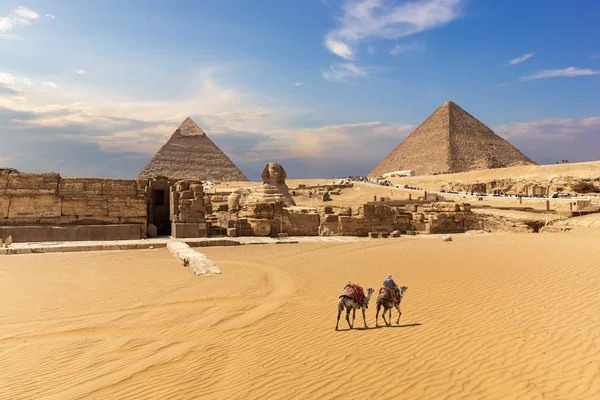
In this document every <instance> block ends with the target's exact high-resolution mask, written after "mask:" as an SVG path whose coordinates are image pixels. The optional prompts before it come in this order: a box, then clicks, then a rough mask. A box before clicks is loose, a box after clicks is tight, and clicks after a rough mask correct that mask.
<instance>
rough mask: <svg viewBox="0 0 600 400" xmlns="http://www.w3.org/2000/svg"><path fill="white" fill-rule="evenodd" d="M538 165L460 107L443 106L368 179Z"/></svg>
mask: <svg viewBox="0 0 600 400" xmlns="http://www.w3.org/2000/svg"><path fill="white" fill-rule="evenodd" d="M529 164H535V162H533V161H532V160H530V159H529V158H528V157H527V156H525V155H524V154H523V153H521V152H520V151H519V150H517V149H516V148H515V147H514V146H513V145H511V144H510V143H508V142H507V141H506V140H504V139H502V138H501V137H500V136H498V135H496V133H494V131H492V130H491V129H490V128H488V127H487V126H485V125H484V124H482V123H481V122H479V121H478V120H477V119H476V118H475V117H473V116H472V115H471V114H469V113H468V112H466V111H465V110H463V109H462V108H460V107H459V106H458V105H457V104H456V103H454V102H452V101H448V102H446V103H444V104H442V106H441V107H439V108H438V109H437V110H435V112H434V113H433V114H431V115H430V116H429V117H428V118H427V119H426V120H425V121H424V122H423V123H422V124H421V125H419V127H418V128H417V129H415V130H414V131H413V133H411V134H410V135H409V136H408V137H407V138H406V139H404V141H403V142H402V143H400V145H398V147H396V148H395V149H394V150H393V151H392V152H391V153H390V154H389V155H388V156H387V157H386V158H384V159H383V161H381V162H380V163H379V164H378V165H377V166H376V167H375V169H373V170H372V171H371V172H370V173H369V174H368V176H371V177H375V176H382V175H383V174H385V173H388V172H393V171H400V170H413V171H415V173H416V174H417V175H432V174H436V173H457V172H466V171H473V170H478V169H489V168H503V167H514V166H519V165H529Z"/></svg>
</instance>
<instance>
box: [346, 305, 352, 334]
mask: <svg viewBox="0 0 600 400" xmlns="http://www.w3.org/2000/svg"><path fill="white" fill-rule="evenodd" d="M346 322H348V327H349V328H350V329H352V325H350V307H346Z"/></svg>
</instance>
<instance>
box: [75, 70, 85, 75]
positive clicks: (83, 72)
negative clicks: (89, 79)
mask: <svg viewBox="0 0 600 400" xmlns="http://www.w3.org/2000/svg"><path fill="white" fill-rule="evenodd" d="M75 73H76V74H77V75H83V74H85V69H78V70H75Z"/></svg>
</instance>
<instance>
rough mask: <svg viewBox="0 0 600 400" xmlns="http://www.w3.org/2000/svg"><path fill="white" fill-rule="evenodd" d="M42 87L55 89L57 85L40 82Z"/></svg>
mask: <svg viewBox="0 0 600 400" xmlns="http://www.w3.org/2000/svg"><path fill="white" fill-rule="evenodd" d="M42 87H45V88H46V89H56V88H57V87H58V85H57V84H56V83H54V82H50V81H45V82H42Z"/></svg>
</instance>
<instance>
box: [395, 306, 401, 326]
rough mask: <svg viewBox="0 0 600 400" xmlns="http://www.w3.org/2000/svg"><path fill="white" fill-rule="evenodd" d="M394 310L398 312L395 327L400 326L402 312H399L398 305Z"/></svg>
mask: <svg viewBox="0 0 600 400" xmlns="http://www.w3.org/2000/svg"><path fill="white" fill-rule="evenodd" d="M396 310H398V321H396V325H399V324H400V317H401V316H402V311H400V305H399V304H398V305H397V306H396Z"/></svg>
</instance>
